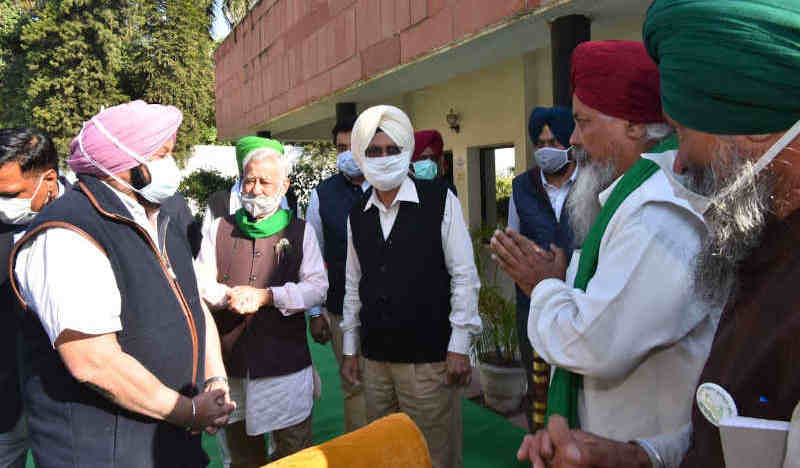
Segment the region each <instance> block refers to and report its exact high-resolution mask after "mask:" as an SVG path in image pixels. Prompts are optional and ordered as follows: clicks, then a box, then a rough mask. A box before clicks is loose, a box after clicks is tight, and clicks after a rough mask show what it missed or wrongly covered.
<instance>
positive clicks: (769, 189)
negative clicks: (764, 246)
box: [687, 144, 774, 306]
mask: <svg viewBox="0 0 800 468" xmlns="http://www.w3.org/2000/svg"><path fill="white" fill-rule="evenodd" d="M712 161H713V163H712V164H711V166H709V167H707V168H704V169H698V168H694V167H690V169H689V172H690V174H689V178H688V184H687V185H688V186H689V188H690V189H691V190H692V191H694V192H696V193H700V194H702V195H706V196H710V197H711V198H712V200H713V201H712V203H711V205H710V206H709V208H708V210H707V211H706V212H705V214H704V217H705V220H706V225H707V227H708V235H707V236H706V238H705V240H704V241H703V245H702V247H701V249H700V252H699V253H698V255H697V259H696V263H695V281H696V283H695V287H696V291H697V293H698V294H699V295H700V297H701V298H703V299H705V300H706V301H708V302H710V303H711V304H713V305H720V306H721V305H724V303H725V302H726V300H727V299H728V298H729V297H730V294H731V292H732V291H733V288H734V287H735V282H736V269H737V266H738V264H739V262H741V261H742V260H744V259H745V258H747V256H748V255H749V254H750V253H751V252H752V251H753V249H754V248H755V247H756V246H758V244H759V242H760V240H761V234H762V232H763V231H764V226H765V225H766V222H767V219H768V214H769V212H770V210H771V208H772V203H771V199H772V194H773V188H774V181H773V179H772V176H771V175H769V173H767V172H765V171H762V172H761V173H760V174H754V171H753V167H754V162H753V161H752V160H751V159H749V158H747V157H746V155H744V154H742V152H741V151H740V150H739V149H737V148H735V147H734V146H732V145H730V144H721V145H720V146H719V147H718V148H717V149H716V151H715V154H714V158H713V159H712Z"/></svg>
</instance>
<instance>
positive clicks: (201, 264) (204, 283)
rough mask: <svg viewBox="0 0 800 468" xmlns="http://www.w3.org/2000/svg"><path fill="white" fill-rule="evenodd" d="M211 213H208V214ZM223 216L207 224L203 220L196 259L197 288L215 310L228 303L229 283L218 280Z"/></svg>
mask: <svg viewBox="0 0 800 468" xmlns="http://www.w3.org/2000/svg"><path fill="white" fill-rule="evenodd" d="M209 214H210V213H206V216H208V215H209ZM221 219H222V218H217V219H214V220H212V221H210V222H209V223H208V225H206V223H205V219H204V220H203V240H202V242H201V243H200V252H199V253H198V254H197V259H195V261H194V271H195V276H197V289H198V291H199V292H200V297H202V298H203V299H204V300H205V301H206V303H207V304H208V305H209V307H211V308H212V309H214V310H217V309H221V308H224V307H225V306H226V305H227V297H226V295H227V293H228V290H229V289H230V288H229V287H228V286H227V285H225V284H222V283H218V282H217V277H218V275H217V231H218V230H219V223H220V220H221Z"/></svg>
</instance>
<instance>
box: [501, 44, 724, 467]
mask: <svg viewBox="0 0 800 468" xmlns="http://www.w3.org/2000/svg"><path fill="white" fill-rule="evenodd" d="M572 61H573V62H572V85H573V86H572V88H573V90H574V95H573V114H574V117H575V123H576V126H575V131H574V132H573V134H572V139H571V143H572V145H574V146H575V148H576V155H577V159H578V161H579V163H580V164H581V173H580V174H579V175H578V180H577V181H576V184H575V187H574V188H573V191H572V194H571V196H570V199H569V200H568V201H567V209H569V210H570V211H569V214H570V219H571V222H572V226H573V229H574V232H575V236H576V241H577V242H576V243H578V244H580V245H581V250H580V251H576V252H575V254H574V255H573V257H572V262H571V263H570V265H569V268H567V263H566V258H565V255H564V253H563V251H562V250H560V249H558V248H556V247H555V246H551V248H550V249H549V251H548V250H545V249H542V248H540V247H538V246H536V245H535V244H533V243H532V242H530V241H528V240H526V239H525V238H523V237H522V236H520V235H519V234H518V233H516V232H514V231H511V230H508V231H507V232H506V233H502V232H498V233H496V234H495V236H494V238H493V239H492V242H491V247H492V250H493V252H494V257H495V259H496V260H497V262H498V263H499V265H500V267H501V268H502V269H503V270H505V271H507V272H508V273H509V274H510V275H511V276H512V278H513V279H514V280H515V281H516V283H517V284H518V285H519V286H520V289H522V290H523V291H528V292H530V294H531V309H530V318H529V322H528V333H529V337H530V339H531V343H532V344H533V347H534V349H536V350H537V351H538V352H539V353H540V354H541V356H542V357H543V358H544V359H545V360H546V361H548V362H549V363H550V364H552V365H554V366H557V369H556V371H555V373H554V375H553V379H552V383H551V385H550V388H549V391H548V405H547V406H548V408H547V412H548V416H552V415H553V414H560V415H562V416H565V417H567V418H568V420H569V424H570V427H580V428H581V429H584V430H587V431H591V432H593V433H596V434H599V435H602V436H604V437H607V438H609V439H613V440H619V441H625V442H627V441H630V440H633V439H638V438H644V437H649V436H653V435H658V434H661V433H664V432H669V431H673V430H677V429H679V428H680V427H681V426H683V425H684V424H686V423H687V422H688V421H689V418H690V413H691V399H692V395H693V392H694V388H695V385H696V383H697V378H698V376H699V374H700V370H701V369H702V366H703V363H704V362H705V359H706V357H707V356H708V351H709V349H710V347H711V342H712V339H713V336H714V332H715V330H716V326H717V323H718V319H719V313H720V311H719V308H718V307H717V308H714V307H711V306H710V305H709V304H707V303H706V302H704V301H702V300H701V299H700V298H699V297H698V296H697V295H695V294H693V293H692V284H693V275H692V260H693V258H694V256H695V255H696V254H697V252H698V251H699V250H700V245H701V243H702V239H703V236H704V234H705V227H704V224H703V220H702V217H701V216H700V214H698V213H697V212H696V211H694V210H693V209H692V207H691V206H690V204H689V203H688V202H687V201H685V200H682V199H679V198H678V197H676V196H675V194H674V192H673V188H672V186H671V185H670V182H669V180H668V179H667V177H666V176H665V174H664V173H663V172H662V171H661V170H660V167H659V163H660V164H665V165H669V164H671V160H668V161H665V159H668V158H669V157H670V155H671V154H673V153H666V154H661V153H662V151H663V148H664V147H665V146H668V145H669V144H670V138H669V137H670V134H671V133H672V130H671V129H670V128H669V126H668V125H666V124H665V123H664V122H663V117H662V111H661V105H660V97H659V76H658V70H657V68H656V65H655V64H654V63H653V62H652V60H651V59H650V58H649V57H648V56H647V53H646V51H645V49H644V47H643V45H642V44H641V43H637V42H630V41H602V42H588V43H583V44H581V45H580V46H578V47H577V48H576V49H575V52H574V54H573V59H572ZM646 153H651V154H646ZM643 154H645V156H646V157H642V155H643ZM644 458H645V459H646V457H644Z"/></svg>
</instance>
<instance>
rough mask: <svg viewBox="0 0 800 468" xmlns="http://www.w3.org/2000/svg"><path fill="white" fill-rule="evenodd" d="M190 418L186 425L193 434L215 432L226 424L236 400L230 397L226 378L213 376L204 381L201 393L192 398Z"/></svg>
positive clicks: (234, 407)
mask: <svg viewBox="0 0 800 468" xmlns="http://www.w3.org/2000/svg"><path fill="white" fill-rule="evenodd" d="M191 404H192V410H191V411H192V412H191V419H190V422H189V424H187V427H188V428H189V429H190V430H191V432H192V433H193V434H199V433H201V432H206V433H208V434H216V433H217V431H218V430H219V429H221V428H223V427H225V426H226V425H227V424H228V419H229V418H230V415H231V413H232V412H233V411H234V410H235V409H236V402H234V401H232V400H231V399H230V391H229V388H228V379H227V378H225V377H213V378H211V379H209V380H208V381H206V385H205V389H204V390H203V392H202V393H200V394H198V395H196V396H195V397H194V398H192V401H191Z"/></svg>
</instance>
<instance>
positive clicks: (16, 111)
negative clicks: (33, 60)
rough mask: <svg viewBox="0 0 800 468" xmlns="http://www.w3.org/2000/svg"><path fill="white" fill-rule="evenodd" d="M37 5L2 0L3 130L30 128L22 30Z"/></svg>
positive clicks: (0, 104)
mask: <svg viewBox="0 0 800 468" xmlns="http://www.w3.org/2000/svg"><path fill="white" fill-rule="evenodd" d="M34 6H35V5H32V4H31V5H29V4H26V3H24V2H20V1H16V0H0V128H5V127H23V126H29V125H31V115H30V99H29V98H28V95H27V93H26V92H25V89H26V87H27V82H28V77H29V76H30V75H29V73H28V70H27V65H26V61H25V53H24V51H23V50H22V37H21V36H22V28H23V27H24V26H25V25H26V24H27V23H28V22H30V20H31V13H32V10H33V8H34Z"/></svg>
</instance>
